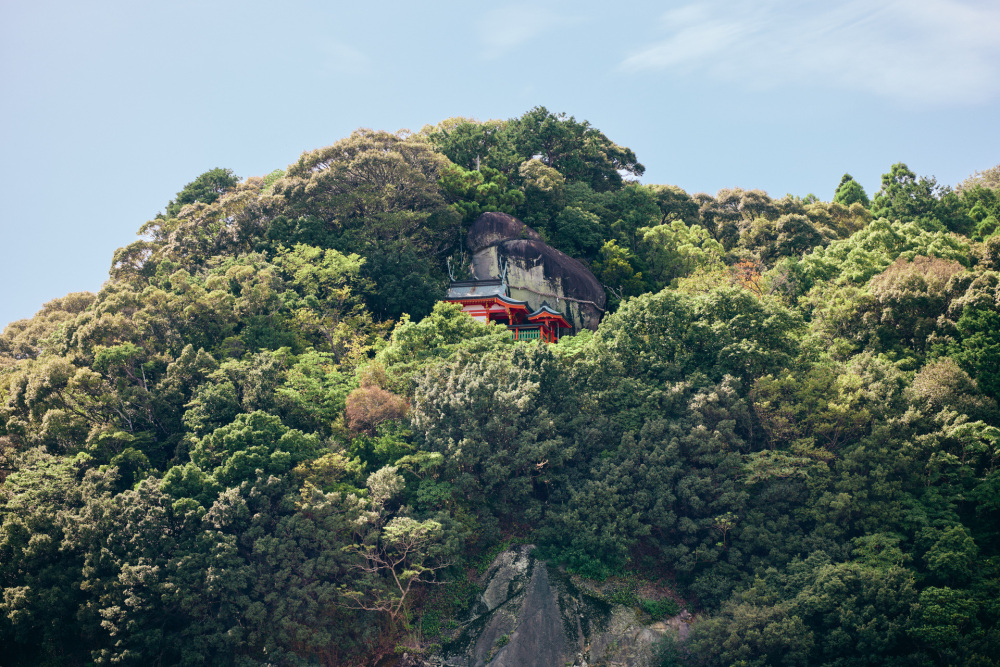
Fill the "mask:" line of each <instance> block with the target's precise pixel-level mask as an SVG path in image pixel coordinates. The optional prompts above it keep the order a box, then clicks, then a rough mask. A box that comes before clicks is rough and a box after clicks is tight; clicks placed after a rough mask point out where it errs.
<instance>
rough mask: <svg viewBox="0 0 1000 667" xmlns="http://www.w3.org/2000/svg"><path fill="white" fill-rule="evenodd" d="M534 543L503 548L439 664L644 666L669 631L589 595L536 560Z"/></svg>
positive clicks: (468, 666)
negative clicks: (644, 623) (645, 622)
mask: <svg viewBox="0 0 1000 667" xmlns="http://www.w3.org/2000/svg"><path fill="white" fill-rule="evenodd" d="M533 551H534V547H532V546H530V545H526V546H521V547H517V548H515V549H510V550H508V551H504V552H503V553H501V554H500V555H498V556H497V557H496V559H495V560H494V561H493V563H492V564H491V565H490V567H489V569H488V570H487V571H486V574H485V575H484V582H483V583H484V587H483V592H482V593H481V594H480V595H479V598H478V599H477V600H476V601H475V603H473V605H472V608H471V609H470V610H469V616H468V617H467V619H465V622H464V623H463V624H462V628H461V630H460V632H459V633H458V635H457V636H456V637H455V639H453V640H452V641H450V642H449V643H448V644H446V645H445V646H444V648H443V649H442V651H441V655H437V656H431V657H429V658H427V659H426V661H425V663H424V664H426V665H435V666H438V667H444V666H448V667H513V666H515V665H516V666H518V667H552V666H553V665H556V666H568V665H580V666H581V667H582V666H583V665H591V666H594V665H601V664H608V665H610V664H614V665H623V666H626V667H645V666H647V665H650V664H651V661H652V657H653V647H654V645H655V644H656V642H657V641H659V639H660V638H661V637H662V636H663V634H664V633H665V632H668V631H669V629H668V626H667V625H665V624H664V623H658V624H654V625H653V626H649V627H646V626H644V625H643V624H642V623H641V622H640V620H639V618H638V616H637V614H636V611H635V610H634V609H631V608H628V607H625V606H623V605H613V604H608V603H606V602H603V601H601V600H597V599H594V598H591V597H588V596H584V595H582V594H581V592H580V591H579V590H578V589H577V587H576V586H575V585H574V584H573V582H572V580H571V578H570V577H569V576H568V575H566V574H565V573H564V572H562V571H560V570H558V569H555V568H550V567H548V566H547V565H546V563H545V562H544V561H542V560H539V559H537V558H535V556H534V553H533Z"/></svg>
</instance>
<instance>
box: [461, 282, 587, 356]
mask: <svg viewBox="0 0 1000 667" xmlns="http://www.w3.org/2000/svg"><path fill="white" fill-rule="evenodd" d="M444 300H445V301H447V302H448V303H457V304H460V305H461V306H462V312H464V313H468V314H469V315H471V316H472V317H473V319H476V320H479V321H481V322H498V323H500V324H503V325H505V326H506V327H507V329H509V330H510V332H511V337H512V338H513V339H514V340H539V339H541V340H544V341H545V342H546V343H555V342H556V341H558V340H559V337H560V335H562V333H563V330H564V329H565V330H566V331H565V333H570V331H571V330H572V326H571V325H570V323H569V322H567V321H566V318H565V317H564V316H563V314H562V313H560V312H559V311H557V310H553V309H552V308H549V306H548V304H546V303H543V304H542V305H541V306H539V307H538V309H537V310H535V311H534V312H532V311H531V308H530V307H529V306H528V302H527V301H518V300H517V299H512V298H510V296H509V292H508V290H507V284H506V282H505V281H504V280H502V279H497V280H457V281H455V280H453V281H452V282H451V286H450V287H449V288H448V296H446V297H445V299H444Z"/></svg>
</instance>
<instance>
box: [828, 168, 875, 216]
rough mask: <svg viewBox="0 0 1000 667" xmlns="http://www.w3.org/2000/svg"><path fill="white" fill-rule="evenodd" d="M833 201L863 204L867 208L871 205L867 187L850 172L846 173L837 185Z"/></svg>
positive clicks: (844, 203) (845, 204) (845, 203)
mask: <svg viewBox="0 0 1000 667" xmlns="http://www.w3.org/2000/svg"><path fill="white" fill-rule="evenodd" d="M833 201H835V202H837V203H838V204H843V205H844V206H850V205H851V204H854V203H858V204H861V205H862V206H864V207H865V208H868V207H869V206H871V201H870V200H869V199H868V195H867V194H866V193H865V189H864V188H863V187H861V184H860V183H858V182H857V181H856V180H854V177H853V176H851V175H850V174H844V176H843V178H841V179H840V185H838V186H837V191H836V192H835V193H834V195H833Z"/></svg>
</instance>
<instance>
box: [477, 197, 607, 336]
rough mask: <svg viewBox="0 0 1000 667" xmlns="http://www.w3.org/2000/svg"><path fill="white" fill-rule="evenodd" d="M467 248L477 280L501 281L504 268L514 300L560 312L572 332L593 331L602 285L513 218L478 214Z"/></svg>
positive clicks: (603, 299) (599, 312)
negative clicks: (503, 268) (504, 268)
mask: <svg viewBox="0 0 1000 667" xmlns="http://www.w3.org/2000/svg"><path fill="white" fill-rule="evenodd" d="M466 247H467V248H468V249H469V252H470V253H472V261H471V267H470V268H471V271H472V275H473V277H474V278H475V279H476V280H487V279H491V278H499V277H500V274H501V265H502V264H505V265H506V267H507V274H506V277H507V284H508V285H509V286H510V296H511V297H512V298H514V299H518V300H520V301H527V302H528V304H529V305H530V306H531V308H532V310H535V309H537V308H538V307H540V306H541V305H542V304H543V303H545V304H547V305H548V306H549V307H551V308H554V309H555V310H558V311H561V312H563V313H564V314H565V315H566V318H567V319H568V320H569V321H570V323H571V324H572V325H573V328H574V329H575V330H576V331H579V330H580V329H593V330H596V329H597V325H598V323H600V321H601V316H602V315H603V314H604V306H605V303H606V295H605V293H604V288H603V287H602V286H601V283H600V282H599V281H598V280H597V278H596V277H595V276H594V274H593V273H591V272H590V270H589V269H588V268H587V267H586V266H584V265H583V263H582V262H580V261H578V260H575V259H573V258H572V257H570V256H569V255H566V254H565V253H562V252H560V251H558V250H556V249H555V248H552V247H551V246H549V245H547V244H546V243H545V242H544V241H542V239H541V237H540V236H539V235H538V232H536V231H535V230H533V229H532V228H531V227H528V226H527V225H525V224H524V223H522V222H521V221H520V220H518V219H517V218H515V217H513V216H509V215H506V214H504V213H484V214H482V215H481V216H479V217H478V218H477V219H476V221H475V222H474V223H473V224H472V227H471V228H470V229H469V234H468V236H467V237H466Z"/></svg>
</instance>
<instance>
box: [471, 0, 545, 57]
mask: <svg viewBox="0 0 1000 667" xmlns="http://www.w3.org/2000/svg"><path fill="white" fill-rule="evenodd" d="M561 22H562V21H561V19H560V17H559V16H558V15H557V14H555V13H553V12H551V11H549V10H547V9H544V8H542V7H536V6H532V5H526V4H517V5H506V6H504V7H497V8H495V9H492V10H490V11H489V12H487V13H486V14H485V15H484V16H483V18H482V19H481V20H480V21H479V37H480V41H481V43H482V46H483V53H482V55H483V57H484V58H487V59H494V58H499V57H500V56H502V55H504V54H505V53H508V52H509V51H511V50H513V49H515V48H517V47H519V46H521V45H523V44H526V43H528V42H529V41H530V40H532V39H534V38H535V37H537V36H539V35H540V34H542V33H543V32H545V31H546V30H548V29H550V28H552V27H554V26H556V25H557V24H559V23H561Z"/></svg>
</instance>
